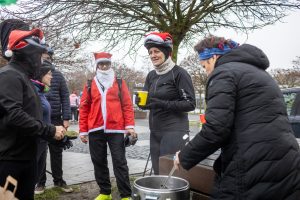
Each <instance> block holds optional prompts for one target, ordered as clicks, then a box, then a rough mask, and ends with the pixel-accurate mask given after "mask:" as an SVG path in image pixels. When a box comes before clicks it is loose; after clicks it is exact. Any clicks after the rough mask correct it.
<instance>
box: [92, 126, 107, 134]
mask: <svg viewBox="0 0 300 200" xmlns="http://www.w3.org/2000/svg"><path fill="white" fill-rule="evenodd" d="M103 129H104V126H100V127H98V128H93V129H90V130H89V133H91V132H95V131H100V130H103Z"/></svg>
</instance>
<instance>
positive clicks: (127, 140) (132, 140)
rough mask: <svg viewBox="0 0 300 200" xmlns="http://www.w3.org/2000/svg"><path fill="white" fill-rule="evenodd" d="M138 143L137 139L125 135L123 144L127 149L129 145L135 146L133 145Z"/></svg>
mask: <svg viewBox="0 0 300 200" xmlns="http://www.w3.org/2000/svg"><path fill="white" fill-rule="evenodd" d="M137 141H138V138H137V137H132V136H131V135H126V136H125V138H124V144H125V147H129V146H130V145H132V146H133V145H135V143H136V142H137Z"/></svg>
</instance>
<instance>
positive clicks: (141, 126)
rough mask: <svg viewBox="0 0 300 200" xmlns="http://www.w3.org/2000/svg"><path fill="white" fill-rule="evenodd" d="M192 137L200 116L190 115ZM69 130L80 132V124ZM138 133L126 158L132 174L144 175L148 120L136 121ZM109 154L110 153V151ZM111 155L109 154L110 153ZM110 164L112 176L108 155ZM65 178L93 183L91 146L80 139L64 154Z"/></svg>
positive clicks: (48, 179) (77, 182) (50, 181)
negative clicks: (135, 141)
mask: <svg viewBox="0 0 300 200" xmlns="http://www.w3.org/2000/svg"><path fill="white" fill-rule="evenodd" d="M189 120H190V131H191V132H190V136H191V138H192V137H193V136H195V134H197V132H198V131H199V129H200V128H199V126H198V121H199V115H194V114H191V115H189ZM69 130H74V131H78V124H71V126H70V128H69ZM135 130H136V132H137V133H138V138H139V140H138V141H137V143H136V144H135V145H134V146H130V147H127V148H126V156H127V162H128V168H129V173H130V174H142V173H143V172H144V170H145V166H146V163H147V159H148V156H149V138H150V134H149V133H150V132H149V128H148V119H136V127H135ZM108 152H109V151H108ZM108 154H109V153H108ZM108 164H109V168H110V173H111V174H110V175H111V176H114V175H113V170H112V162H111V157H110V155H108ZM150 168H151V162H149V164H148V166H147V169H146V171H147V172H149V171H150ZM47 171H49V172H51V169H50V161H49V154H48V157H47ZM63 173H64V175H63V178H64V179H65V181H66V182H67V184H69V185H72V184H79V183H83V182H87V181H93V180H95V178H94V167H93V164H92V161H91V157H90V154H89V145H88V144H84V143H82V142H81V141H80V139H79V138H78V139H76V140H73V147H72V148H70V149H68V150H67V151H64V152H63ZM46 186H50V187H51V186H53V181H52V177H51V175H50V174H49V173H47V182H46Z"/></svg>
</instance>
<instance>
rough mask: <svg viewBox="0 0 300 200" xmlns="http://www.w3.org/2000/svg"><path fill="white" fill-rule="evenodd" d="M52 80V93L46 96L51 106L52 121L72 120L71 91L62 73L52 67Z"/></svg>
mask: <svg viewBox="0 0 300 200" xmlns="http://www.w3.org/2000/svg"><path fill="white" fill-rule="evenodd" d="M52 67H53V70H52V77H53V78H52V80H51V88H50V91H49V92H48V93H47V94H46V97H47V100H48V101H49V103H50V105H51V119H61V118H62V119H63V120H70V119H71V108H70V99H69V90H68V87H67V84H66V80H65V78H64V76H63V75H62V73H61V72H60V71H58V70H56V69H55V68H54V65H52Z"/></svg>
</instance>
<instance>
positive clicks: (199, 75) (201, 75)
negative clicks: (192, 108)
mask: <svg viewBox="0 0 300 200" xmlns="http://www.w3.org/2000/svg"><path fill="white" fill-rule="evenodd" d="M180 66H182V67H183V68H185V69H186V70H187V71H188V72H189V74H190V75H191V78H192V81H193V85H194V88H195V91H196V95H197V94H198V95H199V101H198V102H197V104H198V106H199V109H200V110H201V109H205V105H204V101H203V100H204V99H203V97H204V96H205V86H206V82H207V75H206V73H205V71H204V69H203V67H202V66H201V65H200V63H199V58H198V56H197V55H196V54H193V55H190V56H188V57H186V58H184V60H183V61H182V62H181V63H180Z"/></svg>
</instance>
